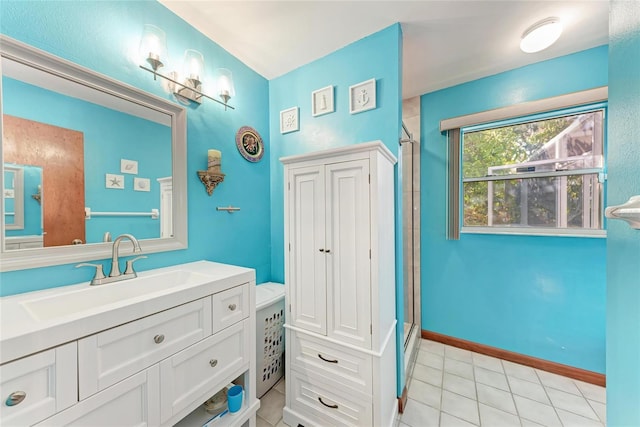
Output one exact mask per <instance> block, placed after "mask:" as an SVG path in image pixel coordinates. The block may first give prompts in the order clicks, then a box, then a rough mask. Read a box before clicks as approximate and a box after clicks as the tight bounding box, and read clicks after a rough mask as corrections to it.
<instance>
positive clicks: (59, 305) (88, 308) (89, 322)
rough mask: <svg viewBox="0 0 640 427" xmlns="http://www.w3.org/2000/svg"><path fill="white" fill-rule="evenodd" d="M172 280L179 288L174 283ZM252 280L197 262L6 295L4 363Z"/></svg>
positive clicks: (2, 307) (245, 273)
mask: <svg viewBox="0 0 640 427" xmlns="http://www.w3.org/2000/svg"><path fill="white" fill-rule="evenodd" d="M173 279H175V281H174V283H179V284H177V285H175V284H174V283H169V282H170V281H171V280H173ZM251 281H253V282H255V270H253V269H250V268H245V267H238V266H234V265H228V264H220V263H215V262H211V261H196V262H191V263H187V264H179V265H174V266H170V267H163V268H158V269H153V270H148V271H143V272H141V273H138V277H137V278H135V279H129V280H123V281H121V282H115V283H109V284H105V285H98V286H90V285H89V282H84V283H79V284H76V285H70V286H63V287H59V288H53V289H46V290H42V291H35V292H28V293H23V294H17V295H12V296H7V297H2V298H0V364H2V363H5V362H9V361H11V360H14V359H17V358H20V357H23V356H26V355H28V354H32V353H36V352H39V351H42V350H46V349H48V348H51V347H55V346H57V345H60V344H64V343H66V342H69V341H72V340H75V339H77V338H78V337H84V336H87V335H91V334H94V333H96V332H99V331H102V330H105V329H109V328H112V327H114V326H117V325H120V324H123V323H127V322H130V321H133V320H135V319H139V318H141V317H144V316H148V315H151V314H153V313H157V312H159V311H162V310H166V309H168V308H171V307H174V306H177V305H180V304H184V303H187V302H189V301H193V300H196V299H199V298H202V297H205V296H207V295H211V294H214V293H217V292H219V291H221V290H223V289H225V288H228V287H229V286H233V285H234V284H242V283H247V282H251ZM136 285H138V286H139V287H138V288H136ZM155 285H157V286H155ZM250 295H252V300H251V301H250V303H251V304H252V305H254V304H255V303H254V298H255V297H254V293H253V292H252V293H251V294H250Z"/></svg>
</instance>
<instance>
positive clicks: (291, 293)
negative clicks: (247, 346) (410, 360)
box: [281, 141, 397, 426]
mask: <svg viewBox="0 0 640 427" xmlns="http://www.w3.org/2000/svg"><path fill="white" fill-rule="evenodd" d="M281 161H282V163H283V164H284V169H285V170H284V177H285V246H286V247H285V284H286V304H287V307H288V311H287V315H286V324H285V328H286V341H285V342H286V352H285V354H286V365H285V366H286V381H287V384H286V386H287V397H286V407H285V410H284V421H285V423H287V424H289V425H298V424H303V425H305V426H311V425H327V424H339V425H376V426H382V425H391V424H392V422H393V418H394V416H395V411H396V408H397V400H396V377H395V372H396V365H395V323H396V321H395V249H394V248H395V239H394V236H395V233H394V229H395V222H394V205H395V198H394V193H395V192H394V164H395V161H396V160H395V157H394V156H393V155H392V154H391V153H390V152H389V150H388V149H387V148H386V147H384V145H383V144H382V143H381V142H379V141H377V142H371V143H364V144H358V145H353V146H348V147H342V148H338V149H333V150H327V151H323V152H315V153H309V154H304V155H298V156H292V157H287V158H283V159H281Z"/></svg>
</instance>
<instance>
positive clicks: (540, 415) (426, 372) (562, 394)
mask: <svg viewBox="0 0 640 427" xmlns="http://www.w3.org/2000/svg"><path fill="white" fill-rule="evenodd" d="M408 390H409V399H408V402H407V407H406V409H405V412H404V413H403V414H401V416H400V417H399V419H400V423H399V426H400V427H406V426H411V427H429V426H440V427H445V426H447V427H448V426H455V427H465V426H483V427H484V426H490V427H500V426H505V427H511V426H522V427H539V426H564V427H591V426H594V427H603V426H604V425H605V417H606V415H605V414H606V405H605V389H604V387H598V386H595V385H593V384H588V383H585V382H582V381H576V380H573V379H571V378H566V377H562V376H560V375H555V374H551V373H549V372H545V371H540V370H538V369H533V368H530V367H528V366H523V365H518V364H516V363H511V362H507V361H506V360H500V359H496V358H493V357H489V356H485V355H482V354H478V353H473V352H470V351H467V350H462V349H459V348H456V347H451V346H448V345H444V344H442V343H438V342H434V341H428V340H421V342H420V348H419V351H418V355H417V358H416V363H415V365H414V367H413V372H412V375H411V378H410V380H409V384H408Z"/></svg>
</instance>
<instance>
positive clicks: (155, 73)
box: [140, 65, 235, 110]
mask: <svg viewBox="0 0 640 427" xmlns="http://www.w3.org/2000/svg"><path fill="white" fill-rule="evenodd" d="M140 68H142V69H143V70H145V71H148V72H150V73H152V74H153V76H154V77H153V79H154V80H155V78H156V76H159V77H162V78H163V79H165V80H168V81H170V82H171V83H173V84H176V85H178V86H180V87H182V88H184V89H188V90H190V91H192V92H194V93H196V94H198V95H199V96H200V97H203V96H204V97H205V98H208V99H210V100H212V101H214V102H217V103H218V104H220V105H224V108H225V110H226V109H227V107H229V108H231V109H232V110H235V107H232V106H231V105H229V104H227V103H226V101H228V99H225V102H221V101H218V100H217V99H215V98H212V97H210V96H209V95H205V94H204V93H202V92H200V91H199V90H197V89H195V88H192V87H189V86H186V85H185V84H184V83H180V82H179V81H177V80H174V79H172V78H171V77H167V76H165V75H164V74H162V73H159V72H158V71H155V70H152V69H151V68H147V67H145V66H144V65H140Z"/></svg>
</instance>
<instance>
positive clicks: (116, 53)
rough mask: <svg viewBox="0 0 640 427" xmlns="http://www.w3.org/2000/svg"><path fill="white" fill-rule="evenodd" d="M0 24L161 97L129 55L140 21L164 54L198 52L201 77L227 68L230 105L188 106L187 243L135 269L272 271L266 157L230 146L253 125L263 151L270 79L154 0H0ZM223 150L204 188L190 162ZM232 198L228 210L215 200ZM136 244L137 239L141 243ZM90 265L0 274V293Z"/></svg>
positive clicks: (81, 274) (81, 276) (76, 278)
mask: <svg viewBox="0 0 640 427" xmlns="http://www.w3.org/2000/svg"><path fill="white" fill-rule="evenodd" d="M0 15H1V16H2V20H1V21H0V32H1V33H2V34H5V35H7V36H9V37H12V38H15V39H18V40H21V41H23V42H25V43H28V44H30V45H33V46H35V47H37V48H39V49H43V50H45V51H48V52H50V53H52V54H54V55H57V56H60V57H62V58H65V59H68V60H70V61H73V62H75V63H78V64H80V65H82V66H85V67H87V68H90V69H93V70H95V71H97V72H99V73H102V74H105V75H107V76H109V77H112V78H114V79H117V80H120V81H123V82H125V83H127V84H130V85H132V86H135V87H138V88H140V89H142V90H144V91H147V92H150V93H153V94H155V95H158V96H161V97H163V98H167V99H172V96H171V95H168V94H166V93H165V92H164V91H163V90H162V88H161V85H160V84H159V82H157V81H154V80H153V78H152V76H151V75H150V74H149V73H147V72H144V71H142V70H140V69H139V68H138V64H137V62H136V61H135V60H134V59H133V58H134V57H135V54H137V51H138V45H139V42H140V36H141V34H142V28H143V25H144V24H148V23H149V24H155V25H157V26H159V27H161V28H163V29H164V30H165V32H166V33H167V44H168V49H169V56H170V58H172V59H174V64H176V62H179V61H180V58H182V54H183V52H184V50H185V49H187V48H193V49H197V50H199V51H200V52H202V54H203V55H204V58H205V66H206V67H207V68H206V72H205V79H203V80H204V81H205V82H206V81H207V79H209V80H211V76H212V75H213V70H214V69H215V68H218V67H224V68H228V69H230V70H232V72H233V78H234V82H235V85H236V92H237V95H236V96H235V97H234V98H233V99H231V104H232V105H233V106H235V107H236V109H235V110H227V111H224V108H222V107H221V106H220V105H218V104H215V103H213V102H208V101H205V102H203V104H202V105H200V106H197V107H188V113H187V140H188V149H187V180H188V182H187V186H188V196H187V199H188V206H187V210H188V220H189V248H188V249H187V250H183V251H173V252H166V253H158V254H150V256H149V258H148V259H145V260H143V261H140V262H138V263H137V264H136V267H137V268H138V269H139V270H141V271H142V270H147V269H152V268H158V267H163V266H167V265H174V264H179V263H183V262H189V261H196V260H200V259H208V260H213V261H218V262H225V263H230V264H236V265H241V266H246V267H252V268H255V269H256V274H257V281H258V282H263V281H268V280H269V279H270V278H271V257H270V251H269V246H270V227H271V226H270V213H269V208H270V194H269V180H268V179H265V177H268V176H269V162H268V161H267V160H266V156H265V158H263V160H262V161H261V162H258V163H249V162H247V161H246V160H245V159H244V158H242V157H241V156H240V153H238V151H237V149H236V147H235V133H236V131H237V130H238V129H239V128H240V127H241V126H245V125H248V126H252V127H253V128H255V129H256V130H257V131H258V132H259V133H260V135H262V137H263V139H264V142H265V149H266V152H267V153H268V152H269V145H270V144H269V112H268V111H269V95H268V94H269V85H268V82H267V80H266V79H264V78H263V77H262V76H260V75H258V74H257V73H255V72H254V71H253V70H251V69H249V68H248V67H247V66H246V65H244V64H243V63H241V62H240V61H239V60H238V59H236V58H235V57H233V56H231V55H230V54H229V53H228V52H226V51H225V50H224V49H222V48H221V47H220V46H218V45H217V44H215V43H213V42H212V41H211V40H210V39H208V38H206V37H205V36H203V35H202V34H200V33H199V32H197V31H196V30H195V29H194V28H193V27H191V26H190V25H188V24H187V23H186V22H184V21H183V20H182V19H180V18H178V17H177V16H176V15H175V14H173V13H172V12H170V11H169V10H168V9H166V8H165V7H164V6H162V5H161V4H159V3H157V2H155V1H127V2H122V1H100V2H85V1H65V2H41V1H4V0H3V1H2V2H1V3H0ZM210 148H216V149H219V150H221V151H222V171H223V172H224V173H225V174H226V177H225V181H224V182H223V183H222V184H220V185H219V186H218V187H217V188H216V190H215V192H214V193H213V195H212V196H211V197H210V196H208V195H207V193H206V191H205V188H204V186H203V185H202V183H201V182H200V180H199V179H198V177H197V175H196V171H197V170H200V169H204V168H205V167H206V159H207V150H208V149H210ZM228 205H233V206H238V207H240V208H241V210H240V211H239V212H236V213H234V214H233V215H229V214H228V213H226V212H217V211H216V209H215V208H216V206H228ZM143 247H144V246H143ZM105 264H106V263H105ZM91 275H92V272H91V271H89V269H75V268H74V265H73V264H69V265H62V266H56V267H48V268H38V269H30V270H21V271H14V272H6V273H2V274H1V285H0V295H11V294H15V293H19V292H26V291H31V290H37V289H42V288H47V287H55V286H63V285H68V284H72V283H78V282H83V281H88V280H90V279H91Z"/></svg>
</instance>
